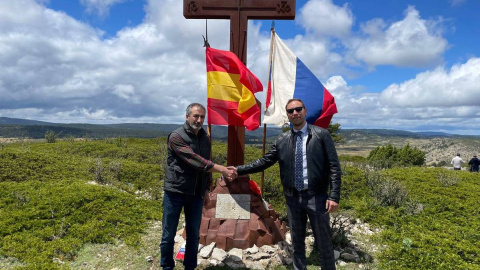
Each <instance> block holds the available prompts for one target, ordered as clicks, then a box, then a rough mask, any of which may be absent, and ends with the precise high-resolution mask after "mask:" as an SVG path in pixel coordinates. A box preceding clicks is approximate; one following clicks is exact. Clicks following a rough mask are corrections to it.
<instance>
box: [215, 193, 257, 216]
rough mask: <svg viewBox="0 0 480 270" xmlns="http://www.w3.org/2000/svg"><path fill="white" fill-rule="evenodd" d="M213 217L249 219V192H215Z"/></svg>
mask: <svg viewBox="0 0 480 270" xmlns="http://www.w3.org/2000/svg"><path fill="white" fill-rule="evenodd" d="M215 218H220V219H250V194H217V206H216V209H215Z"/></svg>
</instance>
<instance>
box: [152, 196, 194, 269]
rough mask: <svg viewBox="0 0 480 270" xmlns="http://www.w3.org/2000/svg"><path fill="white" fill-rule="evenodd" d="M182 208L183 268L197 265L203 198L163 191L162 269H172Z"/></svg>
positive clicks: (192, 267)
mask: <svg viewBox="0 0 480 270" xmlns="http://www.w3.org/2000/svg"><path fill="white" fill-rule="evenodd" d="M182 208H183V210H184V213H185V231H186V234H187V240H186V241H187V242H186V244H185V258H184V261H183V265H184V266H185V269H195V267H197V253H198V241H199V239H200V233H199V231H200V222H201V220H202V208H203V199H202V198H201V197H200V196H190V195H183V194H180V193H174V192H169V191H165V193H164V197H163V219H162V242H161V243H160V252H161V259H160V265H161V266H162V268H163V269H166V270H167V269H168V270H169V269H174V267H175V261H174V259H173V256H174V254H173V251H174V250H173V248H174V245H175V240H174V239H175V235H176V233H177V227H178V221H179V219H180V213H181V212H182Z"/></svg>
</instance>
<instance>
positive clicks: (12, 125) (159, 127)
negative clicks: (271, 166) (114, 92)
mask: <svg viewBox="0 0 480 270" xmlns="http://www.w3.org/2000/svg"><path fill="white" fill-rule="evenodd" d="M179 126H181V124H152V123H125V124H78V123H72V124H59V123H50V122H43V121H36V120H28V119H18V118H8V117H0V137H4V138H19V137H20V138H32V139H40V138H45V132H46V131H48V130H52V131H54V132H56V133H57V134H58V133H60V137H68V136H73V137H77V138H78V137H89V138H108V137H110V138H111V137H138V138H156V137H164V136H167V135H168V134H169V133H170V132H171V131H172V130H174V129H176V128H178V127H179ZM281 132H282V131H281V128H277V127H268V128H267V134H266V135H267V137H268V138H271V137H276V136H277V135H278V134H280V133H281ZM339 133H340V134H341V135H342V136H343V137H344V138H345V139H346V140H356V139H367V138H368V137H370V136H381V137H388V136H394V137H408V138H428V137H457V136H458V137H463V136H461V135H454V134H448V133H442V132H409V131H402V130H391V129H341V130H340V132H339ZM212 134H213V138H214V139H217V140H226V138H227V134H228V130H227V127H224V126H212ZM262 137H263V127H260V128H259V129H257V130H255V131H252V132H246V133H245V140H246V141H247V142H249V143H258V141H259V139H260V140H261V138H262Z"/></svg>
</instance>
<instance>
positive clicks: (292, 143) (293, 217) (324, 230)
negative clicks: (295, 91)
mask: <svg viewBox="0 0 480 270" xmlns="http://www.w3.org/2000/svg"><path fill="white" fill-rule="evenodd" d="M285 109H286V111H287V116H288V119H289V120H290V123H291V124H292V126H293V129H292V130H291V131H289V132H285V133H284V134H282V135H280V136H279V137H278V138H277V140H276V141H275V143H274V144H273V145H272V147H271V148H270V151H269V152H268V153H267V154H265V156H263V157H261V158H260V159H258V160H256V161H254V162H252V163H250V164H247V165H241V166H238V167H237V173H238V174H239V175H243V174H250V173H256V172H260V171H263V170H265V169H266V168H268V167H270V166H272V165H273V164H274V163H275V162H277V161H278V163H279V166H280V179H281V181H282V185H283V191H284V195H285V199H286V202H287V210H288V220H289V224H290V229H291V235H292V244H293V251H294V258H293V266H294V268H295V269H302V270H303V269H306V266H307V265H306V256H305V236H306V226H307V218H308V219H309V220H310V225H311V226H312V230H313V235H314V237H315V242H316V243H317V247H318V250H319V254H320V265H321V268H322V269H323V270H325V269H328V270H330V269H335V257H334V253H333V244H332V238H331V231H330V216H329V213H332V212H334V211H336V210H337V208H338V203H339V200H340V183H341V171H340V163H339V161H338V156H337V151H336V149H335V145H334V142H333V140H332V137H331V136H330V133H329V132H328V131H327V130H325V129H323V128H320V127H317V126H312V125H308V124H307V122H306V120H305V119H306V115H307V108H305V104H304V102H303V101H302V100H300V99H290V100H289V101H288V102H287V105H286V106H285Z"/></svg>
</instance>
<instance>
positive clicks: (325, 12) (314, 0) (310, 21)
mask: <svg viewBox="0 0 480 270" xmlns="http://www.w3.org/2000/svg"><path fill="white" fill-rule="evenodd" d="M353 19H354V18H353V14H352V12H351V10H350V9H349V7H348V5H347V4H344V5H343V6H342V7H340V6H337V5H335V4H333V3H332V1H331V0H310V1H308V2H307V3H306V4H305V5H304V6H303V7H302V9H301V10H300V16H299V21H300V23H301V24H302V25H303V26H304V27H305V28H306V29H307V30H311V31H313V32H314V33H316V34H319V35H326V36H334V37H345V36H347V35H349V33H350V29H351V27H352V25H353Z"/></svg>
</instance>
